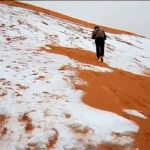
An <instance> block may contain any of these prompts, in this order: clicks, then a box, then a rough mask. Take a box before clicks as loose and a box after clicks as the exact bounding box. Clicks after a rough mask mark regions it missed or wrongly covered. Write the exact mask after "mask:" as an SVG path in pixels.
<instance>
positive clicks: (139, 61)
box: [0, 4, 150, 150]
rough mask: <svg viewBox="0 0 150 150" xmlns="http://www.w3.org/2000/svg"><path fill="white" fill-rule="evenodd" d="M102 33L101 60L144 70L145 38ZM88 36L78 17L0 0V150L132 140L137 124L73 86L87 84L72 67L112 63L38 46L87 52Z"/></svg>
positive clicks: (83, 147)
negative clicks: (91, 102)
mask: <svg viewBox="0 0 150 150" xmlns="http://www.w3.org/2000/svg"><path fill="white" fill-rule="evenodd" d="M107 35H108V40H107V42H106V59H105V61H106V63H107V64H109V65H110V66H113V67H117V68H120V69H123V70H126V71H130V72H132V73H136V74H141V75H144V72H146V71H149V66H150V51H149V49H148V46H147V45H149V44H150V40H149V39H146V38H141V37H137V36H133V35H132V36H131V35H114V34H110V33H107ZM90 37H91V29H88V28H85V27H83V26H81V25H79V24H73V23H72V22H68V21H66V20H63V19H60V18H56V17H54V16H50V15H47V14H44V13H37V12H34V11H29V10H26V9H23V8H17V7H12V6H7V5H3V4H0V86H1V87H0V121H1V122H0V150H18V149H19V150H24V149H34V148H35V149H39V150H41V149H43V150H47V149H48V148H52V147H53V149H56V150H64V149H66V150H71V149H77V150H87V149H88V150H89V149H91V150H96V149H97V148H98V146H99V145H100V144H105V143H107V144H114V145H123V146H128V147H129V148H130V147H131V145H132V143H133V141H134V138H133V134H134V133H137V132H138V130H139V127H138V126H137V125H136V124H135V123H133V122H131V121H130V120H127V119H125V118H123V117H121V116H119V115H117V114H115V113H112V112H107V111H102V110H97V109H93V108H91V107H89V106H86V105H85V104H83V103H82V102H81V99H82V96H83V95H84V92H83V91H81V90H76V89H74V86H73V84H86V83H85V81H82V80H81V79H79V77H78V70H90V71H95V72H99V73H111V72H112V71H113V70H112V69H109V68H105V67H98V66H93V65H89V64H88V65H87V64H83V63H79V62H77V61H75V60H72V59H70V58H68V57H66V56H62V55H58V54H52V53H51V54H49V53H47V52H41V51H39V49H40V48H41V47H45V46H46V45H55V46H57V45H58V46H64V47H75V48H81V49H83V50H89V51H92V52H94V51H95V47H94V43H93V41H92V40H91V39H90ZM87 59H88V58H87ZM66 66H67V67H66Z"/></svg>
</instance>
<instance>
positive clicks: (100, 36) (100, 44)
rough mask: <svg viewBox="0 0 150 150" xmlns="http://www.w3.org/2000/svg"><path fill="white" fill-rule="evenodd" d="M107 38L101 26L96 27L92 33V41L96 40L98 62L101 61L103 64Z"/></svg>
mask: <svg viewBox="0 0 150 150" xmlns="http://www.w3.org/2000/svg"><path fill="white" fill-rule="evenodd" d="M106 38H107V37H106V34H105V32H104V30H102V29H101V28H100V27H99V26H95V27H94V30H93V32H92V39H95V44H96V56H97V59H98V60H99V59H101V62H103V57H104V47H105V40H106Z"/></svg>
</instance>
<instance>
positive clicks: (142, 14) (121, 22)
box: [24, 1, 150, 37]
mask: <svg viewBox="0 0 150 150" xmlns="http://www.w3.org/2000/svg"><path fill="white" fill-rule="evenodd" d="M24 2H25V3H30V4H32V5H37V6H40V7H43V8H46V9H50V10H53V11H56V12H59V13H62V14H65V15H68V16H72V17H75V18H79V19H81V20H85V21H88V22H92V23H96V24H99V25H104V26H108V27H112V28H117V29H122V30H126V31H131V32H134V33H137V34H140V35H144V36H147V37H150V1H24Z"/></svg>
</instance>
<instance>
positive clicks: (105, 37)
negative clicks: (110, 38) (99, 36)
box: [103, 30, 107, 40]
mask: <svg viewBox="0 0 150 150" xmlns="http://www.w3.org/2000/svg"><path fill="white" fill-rule="evenodd" d="M103 32H104V40H106V39H107V36H106V34H105V31H104V30H103Z"/></svg>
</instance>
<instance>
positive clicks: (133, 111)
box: [123, 109, 147, 119]
mask: <svg viewBox="0 0 150 150" xmlns="http://www.w3.org/2000/svg"><path fill="white" fill-rule="evenodd" d="M123 111H124V112H125V113H127V114H129V115H132V116H136V117H139V118H142V119H147V117H146V116H145V115H144V114H143V113H142V112H139V111H137V110H134V109H123Z"/></svg>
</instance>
